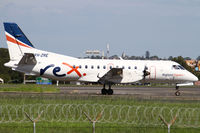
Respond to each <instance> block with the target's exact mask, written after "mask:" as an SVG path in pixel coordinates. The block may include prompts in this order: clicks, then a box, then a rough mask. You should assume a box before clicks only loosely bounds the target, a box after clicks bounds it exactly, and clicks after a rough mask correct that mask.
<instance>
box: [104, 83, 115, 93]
mask: <svg viewBox="0 0 200 133" xmlns="http://www.w3.org/2000/svg"><path fill="white" fill-rule="evenodd" d="M101 94H102V95H112V94H113V89H111V84H109V88H108V89H106V84H104V85H103V89H101Z"/></svg>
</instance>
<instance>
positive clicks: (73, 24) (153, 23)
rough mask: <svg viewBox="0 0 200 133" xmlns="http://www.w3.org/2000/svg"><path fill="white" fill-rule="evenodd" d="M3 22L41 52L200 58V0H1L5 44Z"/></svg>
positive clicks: (0, 43) (1, 41)
mask: <svg viewBox="0 0 200 133" xmlns="http://www.w3.org/2000/svg"><path fill="white" fill-rule="evenodd" d="M3 22H15V23H17V24H18V25H19V26H20V28H21V29H22V31H23V32H24V33H25V34H26V36H27V37H28V38H29V40H30V41H31V42H32V44H33V45H34V46H35V47H36V48H38V49H41V50H45V51H50V52H55V53H60V54H65V55H68V56H75V57H81V56H84V51H86V50H101V51H106V45H107V43H109V46H110V55H115V54H116V55H119V56H121V55H122V53H123V52H124V53H125V54H126V55H128V56H132V55H134V56H144V55H145V51H147V50H148V51H150V55H157V56H159V57H162V58H168V57H169V56H173V57H177V56H183V57H191V58H193V59H196V58H197V57H198V56H200V52H199V51H200V0H57V1H56V0H0V47H3V48H7V44H6V40H5V34H4V28H3Z"/></svg>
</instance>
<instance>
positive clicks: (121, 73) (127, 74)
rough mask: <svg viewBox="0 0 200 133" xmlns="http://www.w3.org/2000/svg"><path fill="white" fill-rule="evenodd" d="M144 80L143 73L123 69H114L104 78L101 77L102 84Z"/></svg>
mask: <svg viewBox="0 0 200 133" xmlns="http://www.w3.org/2000/svg"><path fill="white" fill-rule="evenodd" d="M142 79H143V75H142V73H139V72H138V71H130V70H124V69H122V68H112V69H111V70H109V71H108V72H107V73H106V74H104V75H103V76H102V77H99V82H101V83H103V84H104V83H133V82H136V81H139V80H142Z"/></svg>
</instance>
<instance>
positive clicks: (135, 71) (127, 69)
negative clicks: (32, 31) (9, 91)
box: [4, 22, 198, 96]
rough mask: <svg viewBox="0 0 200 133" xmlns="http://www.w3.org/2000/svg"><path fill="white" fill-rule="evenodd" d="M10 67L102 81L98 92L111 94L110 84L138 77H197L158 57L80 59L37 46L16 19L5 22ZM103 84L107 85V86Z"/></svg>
mask: <svg viewBox="0 0 200 133" xmlns="http://www.w3.org/2000/svg"><path fill="white" fill-rule="evenodd" d="M4 29H5V35H6V39H7V45H8V50H9V56H10V61H9V62H7V63H5V64H4V65H5V66H6V67H10V68H12V70H15V71H19V72H22V73H25V74H26V75H37V76H41V77H46V78H50V79H54V80H60V81H79V82H98V83H101V84H102V85H103V88H102V89H101V94H103V95H112V94H113V89H112V88H111V86H112V85H113V84H128V83H135V82H138V81H143V82H155V83H157V82H158V83H162V82H164V83H174V84H176V92H175V95H176V96H179V95H180V90H179V87H180V86H188V85H193V83H194V82H195V81H198V78H197V77H196V76H195V75H193V74H192V73H190V72H189V71H187V70H186V69H185V68H184V67H182V66H181V65H180V64H178V63H176V62H173V61H166V60H159V61H152V60H122V59H121V60H110V59H79V58H75V57H71V56H65V55H61V54H56V53H52V52H47V51H43V50H39V49H36V48H35V47H34V46H33V45H32V43H31V42H30V41H29V39H28V38H27V37H26V36H25V34H24V33H23V32H22V30H21V29H20V27H19V26H18V25H17V24H16V23H8V22H4ZM106 85H107V86H108V89H106Z"/></svg>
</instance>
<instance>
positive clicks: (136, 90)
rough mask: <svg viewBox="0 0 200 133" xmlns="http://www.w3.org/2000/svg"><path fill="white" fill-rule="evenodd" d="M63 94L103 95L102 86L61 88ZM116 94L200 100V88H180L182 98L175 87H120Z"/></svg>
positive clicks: (115, 88)
mask: <svg viewBox="0 0 200 133" xmlns="http://www.w3.org/2000/svg"><path fill="white" fill-rule="evenodd" d="M59 88H60V93H62V94H77V95H101V89H102V87H100V86H98V87H97V86H84V87H83V86H74V87H59ZM112 89H113V90H114V94H113V95H112V96H119V95H124V96H126V95H129V96H133V97H139V98H147V99H148V98H156V99H157V98H161V99H170V98H173V99H180V100H182V99H185V100H200V87H187V88H185V87H184V88H181V87H180V89H179V90H180V92H181V95H180V96H175V94H174V93H175V91H176V90H175V88H173V87H171V88H170V87H126V86H124V87H121V86H120V87H118V86H113V87H112Z"/></svg>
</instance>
